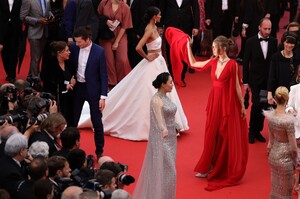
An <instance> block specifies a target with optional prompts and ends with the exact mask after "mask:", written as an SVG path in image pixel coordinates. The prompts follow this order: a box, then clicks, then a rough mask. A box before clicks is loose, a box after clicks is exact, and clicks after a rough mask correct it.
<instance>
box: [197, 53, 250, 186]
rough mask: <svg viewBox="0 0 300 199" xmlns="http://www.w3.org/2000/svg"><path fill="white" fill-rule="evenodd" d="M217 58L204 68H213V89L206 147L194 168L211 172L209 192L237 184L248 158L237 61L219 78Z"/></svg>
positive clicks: (207, 121) (208, 107)
mask: <svg viewBox="0 0 300 199" xmlns="http://www.w3.org/2000/svg"><path fill="white" fill-rule="evenodd" d="M217 64H218V58H215V59H212V60H211V61H210V62H208V63H207V64H206V65H205V66H204V67H203V68H202V70H206V69H209V68H211V79H212V89H211V91H210V94H209V97H208V103H207V107H206V112H207V115H206V116H207V120H206V125H205V137H204V149H203V152H202V156H201V158H200V160H199V162H198V164H197V165H196V167H195V171H196V172H199V173H203V174H204V173H208V172H209V174H208V177H207V180H208V186H207V187H206V188H205V189H206V190H208V191H213V190H218V189H221V188H223V187H227V186H233V185H236V184H238V182H239V181H240V180H241V178H242V177H243V176H244V173H245V170H246V165H247V160H248V137H247V131H248V130H247V123H246V119H243V118H242V117H241V108H242V107H241V104H240V102H239V99H238V96H237V93H236V78H239V80H240V77H239V76H237V75H236V70H237V67H238V66H237V64H236V62H235V61H234V60H229V61H228V62H227V63H226V66H225V67H224V69H223V71H222V72H221V74H220V76H219V77H216V67H217ZM198 70H199V69H198Z"/></svg>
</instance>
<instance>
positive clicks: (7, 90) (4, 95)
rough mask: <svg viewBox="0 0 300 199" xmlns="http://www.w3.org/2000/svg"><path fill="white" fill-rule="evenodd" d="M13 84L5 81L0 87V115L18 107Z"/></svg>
mask: <svg viewBox="0 0 300 199" xmlns="http://www.w3.org/2000/svg"><path fill="white" fill-rule="evenodd" d="M18 107H19V106H18V102H17V93H16V88H15V85H13V84H11V83H6V84H3V85H1V87H0V115H6V114H8V113H12V112H14V111H17V109H18Z"/></svg>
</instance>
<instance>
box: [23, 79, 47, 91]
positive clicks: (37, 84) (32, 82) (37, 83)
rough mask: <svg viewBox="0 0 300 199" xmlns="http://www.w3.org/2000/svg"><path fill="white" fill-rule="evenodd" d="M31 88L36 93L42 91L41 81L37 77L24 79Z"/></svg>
mask: <svg viewBox="0 0 300 199" xmlns="http://www.w3.org/2000/svg"><path fill="white" fill-rule="evenodd" d="M26 80H27V81H28V82H29V83H30V85H31V87H32V88H33V89H34V90H36V91H42V90H43V87H42V84H41V79H40V78H39V77H27V79H26Z"/></svg>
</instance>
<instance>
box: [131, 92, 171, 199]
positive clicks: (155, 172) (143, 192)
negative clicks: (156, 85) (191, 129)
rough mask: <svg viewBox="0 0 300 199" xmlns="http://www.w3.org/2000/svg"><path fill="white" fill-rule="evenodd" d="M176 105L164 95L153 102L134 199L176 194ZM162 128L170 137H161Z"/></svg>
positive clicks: (165, 198)
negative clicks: (146, 142) (148, 133)
mask: <svg viewBox="0 0 300 199" xmlns="http://www.w3.org/2000/svg"><path fill="white" fill-rule="evenodd" d="M175 113H176V105H175V104H174V103H173V102H171V100H170V99H169V98H168V97H167V96H166V95H163V94H160V93H157V94H155V95H154V96H153V98H152V100H151V111H150V135H149V141H148V145H147V150H146V155H145V158H144V163H143V166H142V169H141V172H140V176H139V180H138V182H137V185H136V187H135V190H134V193H133V199H150V198H155V199H174V198H175V195H176V148H177V136H176V130H175ZM162 129H168V135H167V136H166V137H165V138H162Z"/></svg>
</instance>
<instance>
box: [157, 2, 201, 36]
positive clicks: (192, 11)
mask: <svg viewBox="0 0 300 199" xmlns="http://www.w3.org/2000/svg"><path fill="white" fill-rule="evenodd" d="M159 8H160V11H161V16H162V18H161V23H160V24H159V26H163V25H164V26H165V29H167V28H168V27H175V28H178V29H180V30H182V31H183V32H185V33H186V34H189V35H191V34H192V29H193V28H196V29H199V27H200V11H199V4H198V0H182V4H181V6H180V7H178V4H177V2H176V0H160V1H159Z"/></svg>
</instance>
